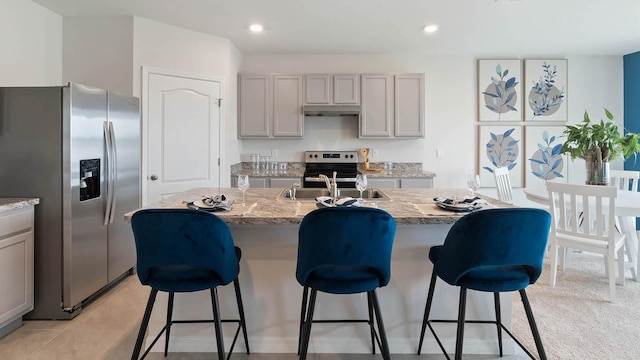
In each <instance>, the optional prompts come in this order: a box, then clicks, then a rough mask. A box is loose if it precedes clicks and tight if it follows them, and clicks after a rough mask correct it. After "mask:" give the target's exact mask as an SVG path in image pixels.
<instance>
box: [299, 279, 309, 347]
mask: <svg viewBox="0 0 640 360" xmlns="http://www.w3.org/2000/svg"><path fill="white" fill-rule="evenodd" d="M308 297H309V287H308V286H305V287H304V289H303V290H302V305H301V306H300V328H299V330H298V352H297V354H298V355H300V346H301V343H302V336H303V333H304V323H305V321H306V319H305V317H306V315H307V299H308Z"/></svg>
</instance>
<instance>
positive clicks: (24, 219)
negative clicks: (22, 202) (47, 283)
mask: <svg viewBox="0 0 640 360" xmlns="http://www.w3.org/2000/svg"><path fill="white" fill-rule="evenodd" d="M33 213H34V207H33V206H27V207H24V208H20V209H15V210H10V211H6V212H2V213H0V286H1V288H0V337H3V336H4V335H6V334H8V333H9V332H11V331H13V330H15V329H16V328H18V327H20V325H21V324H22V315H24V314H26V313H27V312H29V311H31V310H33V300H34V298H33Z"/></svg>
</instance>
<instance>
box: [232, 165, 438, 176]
mask: <svg viewBox="0 0 640 360" xmlns="http://www.w3.org/2000/svg"><path fill="white" fill-rule="evenodd" d="M371 168H373V169H382V164H381V163H373V164H372V165H371ZM304 170H305V167H304V163H290V164H289V166H288V167H287V170H277V171H269V172H266V171H264V170H261V171H258V172H256V171H255V170H252V169H251V167H250V164H249V163H242V164H235V165H233V166H232V167H231V177H236V176H238V175H240V174H244V175H249V176H256V177H270V178H279V177H299V178H301V177H303V176H304ZM358 171H359V172H361V173H365V174H367V176H368V177H370V178H433V177H435V176H436V173H434V172H432V171H427V170H423V169H422V164H418V163H394V164H393V169H391V170H383V171H379V172H378V171H365V170H364V169H363V167H362V163H360V164H358Z"/></svg>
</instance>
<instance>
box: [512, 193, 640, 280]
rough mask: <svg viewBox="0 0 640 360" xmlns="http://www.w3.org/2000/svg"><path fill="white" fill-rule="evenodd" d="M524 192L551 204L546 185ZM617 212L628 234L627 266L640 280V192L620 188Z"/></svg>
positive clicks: (536, 199)
mask: <svg viewBox="0 0 640 360" xmlns="http://www.w3.org/2000/svg"><path fill="white" fill-rule="evenodd" d="M524 193H525V196H526V198H527V199H528V200H531V201H533V202H536V203H538V204H544V205H549V192H548V191H547V189H546V188H544V187H533V188H525V189H524ZM615 212H616V216H617V217H618V222H619V223H620V227H621V229H620V231H621V232H623V233H624V234H625V235H626V236H625V246H626V247H627V249H628V250H629V251H628V252H627V254H628V255H627V256H628V257H629V259H628V260H629V261H628V262H627V264H626V265H625V266H626V267H629V268H631V275H632V278H633V279H634V280H635V281H640V280H639V279H638V258H640V247H639V245H640V244H639V243H638V233H637V232H636V217H640V192H635V191H624V190H618V196H617V197H616V210H615Z"/></svg>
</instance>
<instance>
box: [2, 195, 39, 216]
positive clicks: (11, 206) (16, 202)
mask: <svg viewBox="0 0 640 360" xmlns="http://www.w3.org/2000/svg"><path fill="white" fill-rule="evenodd" d="M39 203H40V199H39V198H0V214H1V213H3V212H7V211H11V210H15V209H21V208H23V207H27V206H33V205H38V204H39Z"/></svg>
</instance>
